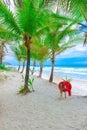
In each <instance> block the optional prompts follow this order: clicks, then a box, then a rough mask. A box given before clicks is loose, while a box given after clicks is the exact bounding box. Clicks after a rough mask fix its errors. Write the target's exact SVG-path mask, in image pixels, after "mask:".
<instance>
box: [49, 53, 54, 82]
mask: <svg viewBox="0 0 87 130" xmlns="http://www.w3.org/2000/svg"><path fill="white" fill-rule="evenodd" d="M51 62H52V69H51V74H50V78H49V82H52V81H53V72H54V63H55V56H54V52H53V54H52V59H51Z"/></svg>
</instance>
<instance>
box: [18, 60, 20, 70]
mask: <svg viewBox="0 0 87 130" xmlns="http://www.w3.org/2000/svg"><path fill="white" fill-rule="evenodd" d="M19 70H20V62H19V66H18V72H19Z"/></svg>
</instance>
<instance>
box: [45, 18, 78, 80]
mask: <svg viewBox="0 0 87 130" xmlns="http://www.w3.org/2000/svg"><path fill="white" fill-rule="evenodd" d="M63 22H64V20H63ZM73 24H74V22H72V23H70V24H69V25H67V26H65V28H62V26H63V25H64V23H63V24H62V26H60V27H59V29H58V30H56V29H55V28H54V29H53V31H51V33H48V35H47V36H48V37H47V36H46V39H45V40H46V41H45V44H46V46H48V48H49V57H50V58H51V62H52V68H51V74H50V78H49V82H52V81H53V72H54V65H55V56H56V55H58V54H60V53H61V52H63V51H65V50H66V49H67V48H70V47H72V45H75V44H76V43H73V44H71V40H72V39H73V38H74V40H75V36H76V34H77V33H76V32H77V30H75V29H71V26H72V25H73ZM74 34H75V36H74ZM67 35H70V39H69V44H68V43H66V42H65V41H63V39H65V37H66V36H67ZM72 35H73V37H72ZM61 41H62V42H61Z"/></svg>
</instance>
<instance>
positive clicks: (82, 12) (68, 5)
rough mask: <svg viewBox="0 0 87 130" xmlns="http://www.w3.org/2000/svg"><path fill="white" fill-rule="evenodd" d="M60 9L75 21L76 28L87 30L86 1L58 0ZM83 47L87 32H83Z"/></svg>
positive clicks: (86, 39) (86, 41)
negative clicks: (80, 27)
mask: <svg viewBox="0 0 87 130" xmlns="http://www.w3.org/2000/svg"><path fill="white" fill-rule="evenodd" d="M58 3H59V5H60V6H61V8H63V9H64V12H66V14H67V13H68V14H69V16H70V17H73V18H75V19H76V22H77V24H78V26H82V27H85V28H87V26H86V25H85V22H87V2H86V0H58ZM82 32H84V31H82ZM84 36H85V38H84V43H83V44H84V45H85V44H86V43H87V32H84Z"/></svg>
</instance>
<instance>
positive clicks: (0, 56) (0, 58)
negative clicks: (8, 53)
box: [0, 54, 2, 64]
mask: <svg viewBox="0 0 87 130" xmlns="http://www.w3.org/2000/svg"><path fill="white" fill-rule="evenodd" d="M0 64H2V55H1V54H0Z"/></svg>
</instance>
